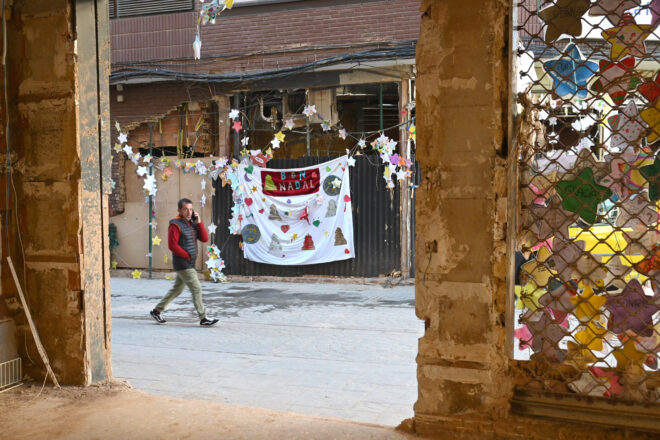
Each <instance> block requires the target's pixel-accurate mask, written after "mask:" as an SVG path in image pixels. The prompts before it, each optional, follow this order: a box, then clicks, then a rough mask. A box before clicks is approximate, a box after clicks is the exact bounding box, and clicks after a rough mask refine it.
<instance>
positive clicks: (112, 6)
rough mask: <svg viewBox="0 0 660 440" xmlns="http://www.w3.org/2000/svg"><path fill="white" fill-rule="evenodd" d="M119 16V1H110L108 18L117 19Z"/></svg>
mask: <svg viewBox="0 0 660 440" xmlns="http://www.w3.org/2000/svg"><path fill="white" fill-rule="evenodd" d="M116 16H117V0H110V1H108V17H110V18H115V17H116Z"/></svg>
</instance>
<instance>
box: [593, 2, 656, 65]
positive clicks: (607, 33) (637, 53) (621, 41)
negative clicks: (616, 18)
mask: <svg viewBox="0 0 660 440" xmlns="http://www.w3.org/2000/svg"><path fill="white" fill-rule="evenodd" d="M652 32H653V26H651V25H647V24H637V23H635V19H634V18H633V16H632V15H631V14H629V13H625V14H623V18H622V19H621V22H620V23H619V25H618V26H616V27H613V28H610V29H606V30H604V31H603V32H601V35H602V36H603V38H604V39H605V40H606V41H607V42H608V43H610V44H611V45H612V48H611V50H610V58H611V59H613V60H618V59H620V58H621V57H624V56H626V55H628V54H630V55H632V56H634V57H639V58H644V57H645V56H646V45H645V43H644V40H646V39H647V38H648V37H649V36H650V35H651V33H652Z"/></svg>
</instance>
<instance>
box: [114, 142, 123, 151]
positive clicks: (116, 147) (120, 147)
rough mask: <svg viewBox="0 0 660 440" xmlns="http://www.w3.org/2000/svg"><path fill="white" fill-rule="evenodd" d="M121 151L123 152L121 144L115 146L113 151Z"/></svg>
mask: <svg viewBox="0 0 660 440" xmlns="http://www.w3.org/2000/svg"><path fill="white" fill-rule="evenodd" d="M121 150H123V148H122V146H121V144H115V151H116V152H117V153H119V152H120V151H121Z"/></svg>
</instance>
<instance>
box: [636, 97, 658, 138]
mask: <svg viewBox="0 0 660 440" xmlns="http://www.w3.org/2000/svg"><path fill="white" fill-rule="evenodd" d="M640 115H641V116H642V119H643V120H644V122H646V123H647V124H648V126H649V127H650V128H651V133H650V134H649V135H648V136H647V137H646V141H647V142H648V143H649V144H651V143H653V142H655V141H656V140H658V138H659V137H660V100H658V101H656V103H655V105H654V106H653V107H651V108H647V109H645V110H642V112H641V113H640Z"/></svg>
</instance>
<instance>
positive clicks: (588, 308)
mask: <svg viewBox="0 0 660 440" xmlns="http://www.w3.org/2000/svg"><path fill="white" fill-rule="evenodd" d="M606 301H607V298H605V297H604V296H598V295H596V294H595V293H594V289H593V288H592V287H591V286H586V287H585V288H584V291H582V294H581V295H577V296H573V297H571V302H572V303H573V304H574V305H575V317H576V318H577V319H579V320H580V321H581V322H589V321H591V320H592V319H597V317H598V316H599V315H600V314H601V308H602V307H603V306H604V305H605V302H606Z"/></svg>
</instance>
